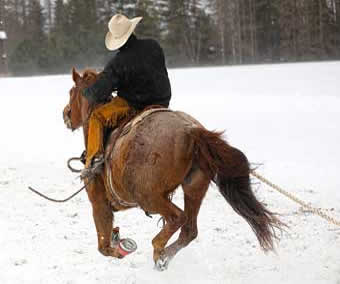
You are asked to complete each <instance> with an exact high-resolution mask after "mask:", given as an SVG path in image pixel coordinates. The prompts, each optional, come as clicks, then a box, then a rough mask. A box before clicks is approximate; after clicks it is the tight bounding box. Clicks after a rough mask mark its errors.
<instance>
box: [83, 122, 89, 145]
mask: <svg viewBox="0 0 340 284" xmlns="http://www.w3.org/2000/svg"><path fill="white" fill-rule="evenodd" d="M88 130H89V127H88V124H87V123H86V124H85V125H84V126H83V134H84V144H85V149H87V139H88V133H89V131H88Z"/></svg>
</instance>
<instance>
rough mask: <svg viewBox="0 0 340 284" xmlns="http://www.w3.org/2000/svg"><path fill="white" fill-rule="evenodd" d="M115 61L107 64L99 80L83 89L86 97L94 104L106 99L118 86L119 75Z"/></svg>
mask: <svg viewBox="0 0 340 284" xmlns="http://www.w3.org/2000/svg"><path fill="white" fill-rule="evenodd" d="M113 65H114V61H111V62H109V64H107V65H106V67H105V68H104V70H103V72H101V73H100V75H99V77H98V79H97V81H96V82H95V83H94V84H92V85H91V86H90V87H88V88H86V89H84V90H83V95H84V97H85V98H86V99H87V100H88V101H89V102H90V103H91V104H92V103H99V102H103V101H105V100H106V99H107V98H108V97H109V96H111V94H112V92H113V91H115V90H116V89H117V87H118V77H117V75H116V74H115V73H114V71H113V70H115V68H114V66H113Z"/></svg>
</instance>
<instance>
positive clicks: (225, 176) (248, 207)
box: [191, 128, 283, 251]
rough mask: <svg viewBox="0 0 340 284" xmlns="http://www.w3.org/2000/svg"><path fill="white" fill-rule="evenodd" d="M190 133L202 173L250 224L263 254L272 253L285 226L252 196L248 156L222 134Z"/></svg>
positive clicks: (200, 131)
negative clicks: (279, 233)
mask: <svg viewBox="0 0 340 284" xmlns="http://www.w3.org/2000/svg"><path fill="white" fill-rule="evenodd" d="M191 133H192V137H193V138H194V141H195V145H196V150H195V151H196V155H198V156H197V162H198V163H199V167H200V168H201V170H202V171H204V172H205V173H206V174H207V175H209V176H210V178H211V179H212V181H213V182H215V183H216V185H217V186H218V188H219V191H220V193H221V194H222V195H223V197H224V198H225V200H226V201H227V202H228V203H229V204H230V205H231V207H232V208H233V209H234V211H235V212H236V213H237V214H239V215H240V216H242V217H243V218H244V219H245V220H246V221H247V222H248V224H249V225H250V227H251V228H252V230H253V231H254V233H255V235H256V237H257V239H258V241H259V243H260V245H261V247H262V248H263V250H265V251H268V250H273V249H274V244H273V240H274V239H275V238H277V236H276V234H275V228H278V229H280V226H281V225H283V223H281V222H280V221H279V220H278V219H277V218H276V217H275V216H274V214H273V213H272V212H270V211H269V210H267V209H266V208H265V207H264V205H263V204H262V203H261V202H259V201H258V200H257V199H256V197H255V195H254V193H253V192H252V189H251V184H250V177H249V174H250V168H249V163H248V160H247V158H246V156H245V155H244V154H243V153H242V152H241V151H240V150H238V149H236V148H233V147H231V146H230V145H228V144H227V143H226V142H225V141H224V140H223V139H222V138H221V136H222V133H218V132H212V131H208V130H205V129H203V128H194V129H192V132H191Z"/></svg>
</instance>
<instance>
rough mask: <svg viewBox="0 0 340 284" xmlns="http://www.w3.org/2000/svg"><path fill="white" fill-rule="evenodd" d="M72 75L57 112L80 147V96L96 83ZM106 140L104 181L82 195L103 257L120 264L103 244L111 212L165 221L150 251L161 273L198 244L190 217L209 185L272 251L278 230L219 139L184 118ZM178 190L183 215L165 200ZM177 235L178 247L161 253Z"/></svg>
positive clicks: (167, 118)
mask: <svg viewBox="0 0 340 284" xmlns="http://www.w3.org/2000/svg"><path fill="white" fill-rule="evenodd" d="M72 73H73V74H72V76H73V81H74V83H75V86H74V87H73V88H72V89H71V91H70V101H69V104H68V105H67V106H66V107H65V109H64V113H63V114H64V121H65V124H66V125H67V127H68V128H71V129H72V130H74V129H77V128H80V127H83V129H84V138H85V146H86V140H87V139H86V137H87V120H88V117H89V115H90V113H91V107H90V106H89V104H88V102H87V100H86V99H85V98H84V97H83V96H82V95H81V90H82V89H83V88H85V87H87V86H89V85H90V84H92V83H93V82H94V81H95V80H96V77H97V73H96V72H93V71H90V70H87V71H85V72H84V73H83V76H81V75H80V74H78V73H77V72H76V71H75V70H74V69H73V72H72ZM113 140H114V139H113V137H112V135H111V137H109V139H108V143H107V145H108V147H106V148H109V149H110V150H107V151H106V152H107V153H106V161H105V167H104V170H103V173H102V174H101V175H100V176H98V177H97V178H95V179H94V180H93V181H92V182H91V183H90V185H88V187H87V194H88V197H89V199H90V201H91V203H92V207H93V217H94V221H95V225H96V229H97V235H98V249H99V251H100V252H101V253H102V254H104V255H106V256H113V257H122V255H120V253H119V249H118V248H117V247H112V246H111V244H110V240H111V234H112V231H113V224H112V223H113V212H115V211H120V210H125V209H129V208H132V207H140V208H141V209H143V210H144V211H145V212H147V213H150V214H159V215H161V216H162V217H163V219H164V221H165V222H164V224H165V225H164V226H163V228H162V230H161V231H160V232H159V233H158V234H157V235H156V236H155V237H154V238H153V240H152V245H153V248H154V253H153V258H154V261H155V265H156V268H157V269H159V270H164V269H166V268H167V265H168V263H169V261H170V260H171V259H172V257H174V256H175V254H176V253H177V252H178V251H179V250H180V249H182V248H184V247H185V246H187V245H188V244H189V243H190V242H191V241H192V240H193V239H195V238H196V237H197V233H198V231H197V215H198V213H199V209H200V206H201V203H202V200H203V198H204V196H205V194H206V192H207V190H208V187H209V184H210V182H212V181H213V182H214V183H216V184H217V186H218V189H219V191H220V193H221V194H222V196H223V197H224V198H225V200H226V201H227V202H228V203H229V204H230V205H231V207H232V208H233V209H234V210H235V211H236V212H237V213H238V214H239V215H240V216H242V217H243V218H244V219H245V221H246V222H248V224H249V225H250V226H251V228H252V230H253V231H254V233H255V235H256V237H257V239H258V241H259V243H260V246H261V247H262V248H263V249H264V250H265V251H267V250H272V249H273V240H274V238H276V235H275V228H280V226H281V224H282V223H281V222H280V221H279V220H278V219H277V218H276V217H275V216H274V215H273V213H271V212H270V211H268V210H267V209H266V208H265V207H264V206H263V204H261V203H260V202H259V201H258V200H257V199H256V197H255V196H254V194H253V192H252V190H251V185H250V178H249V174H250V169H249V164H248V161H247V158H246V156H245V155H244V154H243V153H242V152H241V151H239V150H238V149H236V148H234V147H231V146H230V145H229V144H227V143H226V142H225V141H224V140H222V139H221V133H215V132H211V131H208V130H206V129H205V128H204V127H203V126H202V125H201V124H200V123H199V122H197V121H196V120H195V119H193V118H192V117H190V116H189V115H187V114H185V113H183V112H176V111H173V112H171V111H167V112H166V111H164V112H155V113H152V114H150V115H149V116H146V117H145V118H144V119H143V120H142V121H140V122H139V123H138V124H137V125H135V126H134V127H132V128H131V129H130V131H129V132H128V133H124V135H120V137H118V139H117V140H116V143H115V145H114V147H113V148H112V144H113V143H114V142H113ZM108 175H111V179H108ZM110 185H113V188H114V194H113V193H112V190H111V189H110ZM180 185H181V186H182V189H183V192H184V210H182V209H180V208H178V207H177V206H176V205H175V204H174V203H172V202H171V194H172V193H173V192H174V191H175V189H176V188H177V187H179V186H180ZM179 229H181V231H180V234H179V237H178V239H177V240H176V241H175V242H174V243H172V244H170V245H168V246H166V245H167V242H168V241H169V239H170V238H171V236H172V235H173V234H174V233H175V232H176V231H177V230H179Z"/></svg>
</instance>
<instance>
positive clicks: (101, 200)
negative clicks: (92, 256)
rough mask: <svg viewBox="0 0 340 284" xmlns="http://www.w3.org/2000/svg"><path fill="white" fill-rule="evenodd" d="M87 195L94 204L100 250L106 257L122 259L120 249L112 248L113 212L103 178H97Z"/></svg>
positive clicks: (89, 186)
mask: <svg viewBox="0 0 340 284" xmlns="http://www.w3.org/2000/svg"><path fill="white" fill-rule="evenodd" d="M87 194H88V197H89V200H90V201H91V204H92V211H93V212H92V214H93V219H94V223H95V225H96V229H97V237H98V250H99V251H100V253H102V254H103V255H105V256H112V257H118V258H121V257H122V256H121V255H120V253H119V252H118V248H117V247H114V248H112V247H111V235H112V225H113V212H112V208H111V206H110V202H109V200H108V199H107V198H106V194H105V187H104V183H103V181H102V179H101V177H97V178H95V179H94V180H93V181H92V182H91V183H90V184H89V185H88V186H87Z"/></svg>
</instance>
